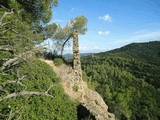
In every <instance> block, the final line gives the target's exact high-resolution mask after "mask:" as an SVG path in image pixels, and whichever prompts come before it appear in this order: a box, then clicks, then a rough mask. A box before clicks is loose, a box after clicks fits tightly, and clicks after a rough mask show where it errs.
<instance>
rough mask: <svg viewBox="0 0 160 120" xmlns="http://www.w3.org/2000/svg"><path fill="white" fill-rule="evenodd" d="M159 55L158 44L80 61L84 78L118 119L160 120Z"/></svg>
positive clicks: (128, 48)
mask: <svg viewBox="0 0 160 120" xmlns="http://www.w3.org/2000/svg"><path fill="white" fill-rule="evenodd" d="M159 53H160V42H158V41H156V42H148V43H133V44H130V45H127V46H124V47H122V48H120V49H116V50H112V51H110V52H104V53H98V54H94V55H90V56H86V57H83V58H82V61H81V62H82V69H83V71H84V72H85V74H84V75H83V76H84V79H85V80H86V81H87V82H88V84H89V85H90V86H91V87H92V88H93V89H95V90H96V91H97V92H98V93H100V94H101V95H102V97H103V98H104V100H105V102H106V103H107V105H108V106H109V110H110V112H112V113H114V114H115V116H116V118H117V119H119V120H127V119H131V120H159V119H160V101H159V100H160V74H159V73H160V66H159V65H160V56H159ZM151 63H152V64H151Z"/></svg>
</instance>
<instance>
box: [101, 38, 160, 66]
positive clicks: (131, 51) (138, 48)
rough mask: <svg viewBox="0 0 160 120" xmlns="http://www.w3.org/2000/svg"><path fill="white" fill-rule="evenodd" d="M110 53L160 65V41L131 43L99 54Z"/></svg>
mask: <svg viewBox="0 0 160 120" xmlns="http://www.w3.org/2000/svg"><path fill="white" fill-rule="evenodd" d="M108 54H109V55H115V56H119V57H124V58H127V59H128V58H129V59H132V60H140V61H142V62H147V63H151V64H154V65H158V66H160V41H153V42H146V43H131V44H129V45H126V46H124V47H121V48H119V49H115V50H112V51H109V52H103V53H100V54H99V55H108Z"/></svg>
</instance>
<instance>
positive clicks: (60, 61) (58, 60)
mask: <svg viewBox="0 0 160 120" xmlns="http://www.w3.org/2000/svg"><path fill="white" fill-rule="evenodd" d="M63 63H64V61H63V59H61V58H55V59H54V64H55V65H56V66H61V65H62V64H63Z"/></svg>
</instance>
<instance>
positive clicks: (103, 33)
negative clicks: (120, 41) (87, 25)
mask: <svg viewBox="0 0 160 120" xmlns="http://www.w3.org/2000/svg"><path fill="white" fill-rule="evenodd" d="M98 34H99V35H103V36H107V35H109V34H110V32H109V31H99V32H98Z"/></svg>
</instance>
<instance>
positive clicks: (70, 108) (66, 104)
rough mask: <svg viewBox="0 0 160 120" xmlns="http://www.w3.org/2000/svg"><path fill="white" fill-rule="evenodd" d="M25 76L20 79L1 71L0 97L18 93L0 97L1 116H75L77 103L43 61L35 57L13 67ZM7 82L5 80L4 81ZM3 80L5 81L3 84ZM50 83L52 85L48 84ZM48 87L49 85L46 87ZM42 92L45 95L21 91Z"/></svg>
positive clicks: (53, 119)
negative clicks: (46, 93) (14, 95)
mask: <svg viewBox="0 0 160 120" xmlns="http://www.w3.org/2000/svg"><path fill="white" fill-rule="evenodd" d="M16 70H19V71H20V72H19V74H20V75H24V74H25V75H26V78H25V79H24V80H22V81H19V82H10V83H9V82H8V81H9V80H10V81H11V80H14V79H17V78H16V76H15V75H14V74H10V76H9V75H7V76H5V75H4V76H3V75H0V98H2V99H4V98H5V97H6V96H7V95H11V94H13V93H16V94H17V97H11V98H6V99H4V100H1V99H0V120H8V119H10V120H76V119H77V107H76V106H77V105H76V104H75V103H74V102H72V101H71V100H70V98H69V97H68V96H67V95H66V94H65V93H64V90H63V88H62V86H61V85H60V83H59V79H58V78H57V77H56V75H55V73H54V72H53V70H52V68H51V67H50V66H49V65H47V64H46V63H44V62H42V61H39V60H36V61H32V62H29V63H24V64H23V65H21V66H19V67H18V68H15V69H14V71H16ZM7 82H8V83H7ZM4 83H5V84H4ZM52 85H53V87H51V86H52ZM49 88H50V89H49ZM27 91H28V92H41V93H43V94H44V93H45V92H46V91H48V94H49V95H51V96H53V97H51V96H45V95H43V94H42V95H38V94H37V95H29V94H26V95H22V94H20V93H23V92H27Z"/></svg>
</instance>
